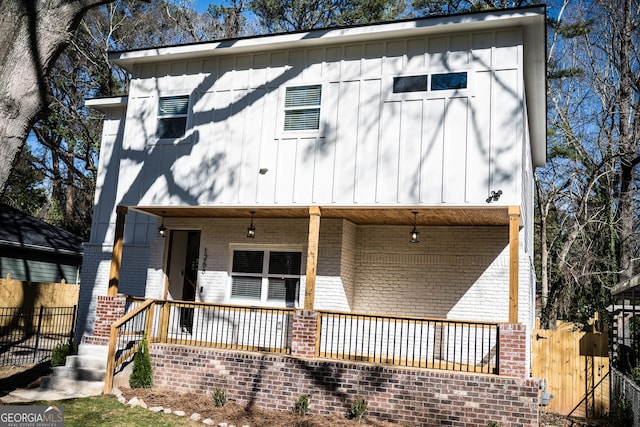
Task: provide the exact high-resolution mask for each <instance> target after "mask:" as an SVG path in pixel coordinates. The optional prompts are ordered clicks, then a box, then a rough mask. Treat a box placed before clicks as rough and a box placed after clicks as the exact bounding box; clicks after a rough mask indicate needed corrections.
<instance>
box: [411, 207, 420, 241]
mask: <svg viewBox="0 0 640 427" xmlns="http://www.w3.org/2000/svg"><path fill="white" fill-rule="evenodd" d="M411 213H412V214H413V230H411V232H410V234H411V240H409V242H410V243H420V232H419V231H418V229H417V228H416V216H417V215H418V212H415V211H414V212H411Z"/></svg>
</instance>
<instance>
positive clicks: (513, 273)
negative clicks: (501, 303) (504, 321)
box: [509, 206, 520, 324]
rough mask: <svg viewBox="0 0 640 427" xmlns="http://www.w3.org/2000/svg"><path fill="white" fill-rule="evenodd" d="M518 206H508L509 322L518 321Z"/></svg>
mask: <svg viewBox="0 0 640 427" xmlns="http://www.w3.org/2000/svg"><path fill="white" fill-rule="evenodd" d="M519 232H520V207H519V206H509V323H511V324H515V323H518V274H519V268H518V266H519V253H518V250H519V245H520V242H519V237H518V236H519Z"/></svg>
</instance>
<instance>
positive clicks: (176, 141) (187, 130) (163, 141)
mask: <svg viewBox="0 0 640 427" xmlns="http://www.w3.org/2000/svg"><path fill="white" fill-rule="evenodd" d="M193 95H194V94H193V93H185V92H176V93H163V94H162V95H157V96H154V100H155V103H154V108H155V116H154V117H155V122H154V124H155V128H154V132H153V138H149V141H150V145H155V144H180V143H186V142H191V126H192V120H193V114H192V109H193V104H194V102H195V101H194V98H195V97H194V96H193ZM182 96H186V97H187V98H188V99H189V100H188V102H187V114H184V115H182V114H179V115H174V116H162V118H166V117H186V118H187V120H186V123H185V126H184V135H182V136H180V137H176V138H158V136H157V132H158V122H159V121H160V119H161V116H159V115H158V108H159V106H160V99H161V98H172V97H182Z"/></svg>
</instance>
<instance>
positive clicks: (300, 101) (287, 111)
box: [284, 85, 322, 131]
mask: <svg viewBox="0 0 640 427" xmlns="http://www.w3.org/2000/svg"><path fill="white" fill-rule="evenodd" d="M321 96H322V86H321V85H311V86H295V87H288V88H287V89H286V93H285V99H284V130H285V131H305V130H319V129H320V101H321Z"/></svg>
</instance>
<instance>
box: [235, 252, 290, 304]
mask: <svg viewBox="0 0 640 427" xmlns="http://www.w3.org/2000/svg"><path fill="white" fill-rule="evenodd" d="M301 263H302V254H301V253H300V252H287V251H274V250H265V251H261V250H234V251H233V264H232V267H231V298H238V299H246V300H255V301H262V302H267V303H275V304H286V306H287V307H295V306H296V305H297V303H298V299H299V296H300V268H301Z"/></svg>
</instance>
